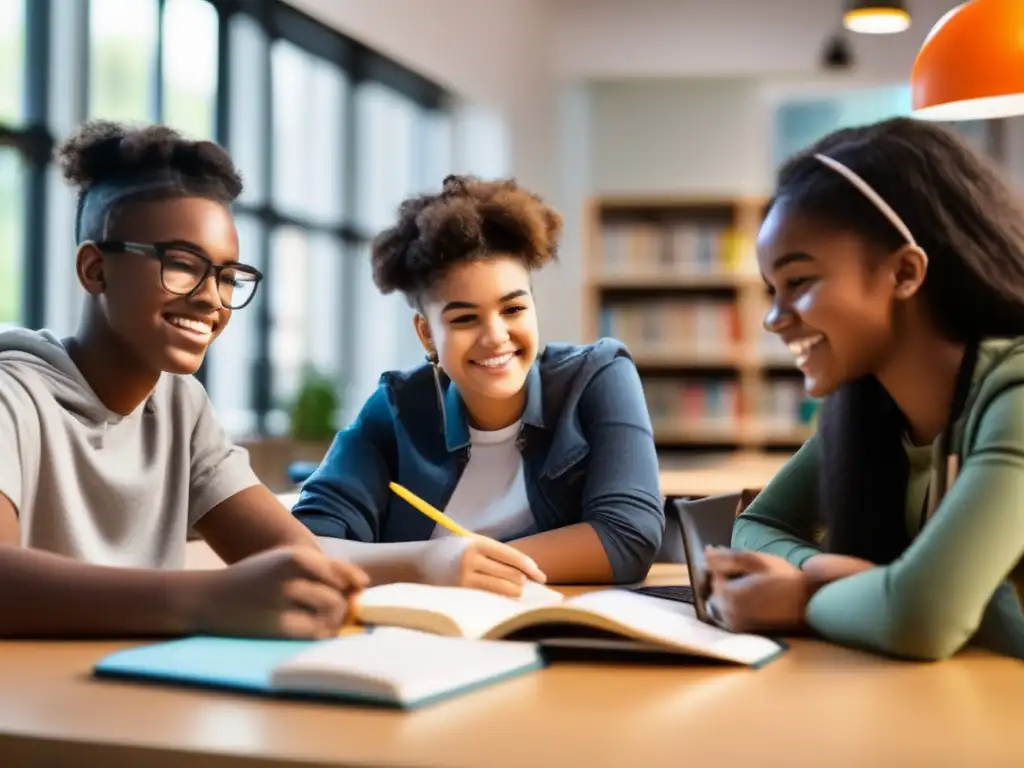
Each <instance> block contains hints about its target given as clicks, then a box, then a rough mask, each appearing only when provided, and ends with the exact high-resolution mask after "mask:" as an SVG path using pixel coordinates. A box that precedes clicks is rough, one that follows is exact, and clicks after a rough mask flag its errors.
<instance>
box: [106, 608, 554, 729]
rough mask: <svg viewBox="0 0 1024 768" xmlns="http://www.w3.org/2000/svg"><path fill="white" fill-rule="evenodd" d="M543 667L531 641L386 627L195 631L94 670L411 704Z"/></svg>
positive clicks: (279, 693) (119, 655)
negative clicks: (247, 634) (288, 632)
mask: <svg viewBox="0 0 1024 768" xmlns="http://www.w3.org/2000/svg"><path fill="white" fill-rule="evenodd" d="M543 665H544V661H543V656H542V654H541V651H540V648H539V647H538V646H537V645H536V644H535V643H528V642H521V643H499V642H489V641H483V640H470V639H466V638H459V637H442V636H439V635H437V634H435V633H427V632H418V631H414V630H410V629H404V628H380V629H376V630H374V631H372V632H362V633H358V634H352V635H348V636H345V637H338V638H335V639H332V640H321V641H297V640H257V639H242V638H228V637H189V638H184V639H181V640H172V641H169V642H163V643H156V644H153V645H143V646H139V647H135V648H129V649H127V650H123V651H117V652H115V653H113V654H110V655H108V656H106V657H105V658H103V659H102V660H101V661H100V662H99V663H98V664H97V665H96V667H95V669H94V674H95V676H96V677H97V678H119V679H123V680H137V681H144V682H163V683H172V684H181V685H191V686H201V687H207V688H218V689H226V690H234V691H241V692H245V693H253V694H261V695H265V696H275V697H292V698H315V699H323V700H336V701H347V702H352V703H365V704H373V705H378V706H384V707H393V708H401V709H414V708H418V707H422V706H425V705H427V704H431V703H433V702H436V701H440V700H442V699H446V698H449V697H452V696H456V695H459V694H462V693H466V692H469V691H471V690H475V689H477V688H480V687H483V686H486V685H491V684H494V683H497V682H499V681H502V680H505V679H508V678H511V677H515V676H517V675H521V674H524V673H527V672H531V671H533V670H536V669H539V668H541V667H542V666H543Z"/></svg>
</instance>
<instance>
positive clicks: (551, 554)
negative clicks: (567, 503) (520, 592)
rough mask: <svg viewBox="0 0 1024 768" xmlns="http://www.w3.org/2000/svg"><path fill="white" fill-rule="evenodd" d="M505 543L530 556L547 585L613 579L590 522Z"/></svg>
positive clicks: (599, 540)
mask: <svg viewBox="0 0 1024 768" xmlns="http://www.w3.org/2000/svg"><path fill="white" fill-rule="evenodd" d="M508 545H509V546H510V547H514V548H515V549H518V550H519V551H520V552H522V553H523V554H525V555H527V556H529V557H531V558H532V559H533V561H534V562H535V563H537V567H538V568H540V569H541V570H542V571H543V572H544V575H545V576H547V578H548V583H549V584H601V583H607V582H610V581H611V580H612V578H613V574H612V566H611V563H610V562H609V560H608V553H607V552H605V549H604V545H603V544H602V543H601V539H600V537H599V536H598V535H597V531H595V530H594V527H593V526H592V525H590V523H576V524H574V525H569V526H566V527H565V528H556V529H554V530H552V531H544V532H543V533H537V534H534V535H533V536H527V537H526V538H523V539H517V540H515V541H510V542H508Z"/></svg>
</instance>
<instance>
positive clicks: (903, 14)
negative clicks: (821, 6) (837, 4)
mask: <svg viewBox="0 0 1024 768" xmlns="http://www.w3.org/2000/svg"><path fill="white" fill-rule="evenodd" d="M843 26H844V27H846V28H847V29H848V30H850V31H851V32H860V33H862V34H866V35H891V34H895V33H896V32H903V31H904V30H905V29H907V28H908V27H909V26H910V12H909V11H908V10H907V9H906V4H905V3H902V2H897V1H896V0H846V2H845V3H843Z"/></svg>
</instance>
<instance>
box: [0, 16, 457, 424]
mask: <svg viewBox="0 0 1024 768" xmlns="http://www.w3.org/2000/svg"><path fill="white" fill-rule="evenodd" d="M0 21H2V22H3V26H2V28H0V326H2V325H5V324H21V325H27V326H31V327H42V326H44V325H45V326H47V327H50V328H53V329H54V330H55V331H57V332H58V333H68V332H71V331H73V330H74V327H75V325H76V324H77V321H78V316H79V314H80V307H81V303H82V301H83V298H82V295H81V291H80V289H79V288H78V286H77V281H76V279H75V276H74V269H73V263H74V248H75V243H74V242H73V236H72V226H73V221H74V212H75V201H74V197H73V194H72V193H71V192H70V191H69V190H68V189H67V188H66V187H65V186H64V185H63V184H62V182H61V180H60V179H59V174H58V173H57V170H56V167H55V166H54V165H53V163H52V160H51V156H52V148H53V144H54V142H57V141H59V140H60V139H62V138H63V137H64V136H65V135H66V134H67V132H68V131H70V130H71V129H73V128H74V127H75V126H76V125H77V124H79V123H80V122H81V121H82V120H84V119H86V118H87V117H93V118H103V119H110V120H119V121H130V122H150V121H160V122H164V123H167V124H169V125H171V126H172V127H175V128H177V129H179V130H181V131H183V132H184V133H185V134H187V135H189V136H191V137H194V138H212V139H214V140H216V141H218V142H220V143H222V144H224V145H225V146H227V148H228V149H229V151H230V152H231V154H232V157H233V158H234V160H235V163H236V164H237V166H238V167H239V169H240V170H241V173H242V176H243V180H244V183H245V191H244V193H243V195H242V197H241V198H240V200H239V201H238V203H237V205H236V219H237V222H238V230H239V241H240V247H241V254H242V255H241V258H242V260H244V261H245V262H247V263H250V264H253V265H254V266H256V267H258V268H259V269H261V270H263V272H264V274H265V275H266V281H265V283H264V285H263V286H262V287H261V289H260V292H259V294H258V295H257V298H256V299H255V300H254V301H253V302H252V304H250V305H249V306H248V307H246V308H245V309H244V310H242V311H240V312H237V313H235V315H234V316H233V317H232V320H231V323H230V324H229V326H228V328H227V329H226V330H225V331H224V333H223V334H222V335H221V337H220V338H219V339H218V340H217V342H216V344H215V345H214V346H213V348H212V349H211V351H210V354H209V355H208V358H207V364H206V365H205V366H204V368H203V369H202V371H200V374H199V376H200V377H201V378H202V379H203V380H204V382H205V383H206V386H207V389H208V390H209V392H210V396H211V398H212V399H213V401H214V405H215V407H216V409H217V411H218V414H219V416H220V418H221V420H222V421H223V423H224V424H225V426H226V427H227V429H228V430H229V431H230V432H231V433H232V434H233V435H234V436H236V437H242V436H251V435H255V434H266V433H282V432H285V431H287V429H288V427H289V424H288V412H289V409H290V407H291V404H292V403H293V402H294V400H295V398H296V396H297V395H298V393H299V392H300V390H301V388H302V387H303V384H304V382H305V380H306V374H307V373H308V372H315V373H316V374H317V375H319V376H326V377H328V378H330V380H331V381H333V382H334V383H335V385H336V388H337V390H338V393H339V395H341V396H342V397H343V398H346V397H347V398H348V399H347V400H345V401H344V405H345V411H349V410H350V409H352V408H354V407H357V406H358V403H357V402H355V400H356V399H358V397H360V396H361V395H363V394H365V390H366V387H365V386H363V387H362V389H361V391H359V392H357V390H358V389H359V387H357V383H358V379H359V374H358V372H359V371H372V372H373V379H374V380H375V379H376V375H377V374H378V373H379V372H380V370H382V369H384V368H391V367H396V366H401V365H405V364H408V363H409V362H412V361H415V359H416V358H417V357H418V353H417V351H416V350H417V345H416V343H415V337H414V335H413V334H412V332H411V327H410V324H409V316H410V313H409V310H408V308H407V307H405V306H404V304H403V303H402V302H401V301H400V300H399V299H396V298H394V297H390V298H388V299H386V300H382V299H380V297H379V296H377V294H376V291H375V290H374V289H373V288H372V285H371V283H370V280H369V264H368V261H367V251H368V244H369V241H370V239H371V238H372V236H373V235H374V234H375V233H376V231H377V230H378V229H380V228H381V227H382V226H385V225H386V224H387V223H389V221H390V219H391V217H392V216H393V215H394V213H395V209H396V207H397V204H398V202H399V201H400V200H401V199H402V197H404V196H405V195H407V194H410V193H412V192H414V191H416V190H419V189H423V188H426V187H436V186H437V185H439V184H440V181H441V178H442V177H443V175H444V173H446V172H448V170H449V168H448V166H449V164H450V149H451V143H452V140H451V129H450V127H449V124H448V117H447V113H446V111H445V109H444V106H443V105H444V104H445V103H446V98H445V94H444V93H443V91H442V90H441V89H440V88H439V87H438V86H436V85H435V84H433V83H431V82H429V81H427V80H425V79H424V78H422V77H420V76H418V75H416V74H415V73H413V72H410V71H408V70H406V69H405V68H403V67H402V66H400V65H398V64H397V63H395V62H393V61H391V60H389V59H387V58H385V57H383V56H381V55H379V54H377V53H375V52H374V51H371V50H369V49H367V48H366V47H365V46H363V45H361V44H359V43H358V42H355V41H353V40H350V39H348V38H346V37H345V36H343V35H342V34H340V33H338V32H336V31H334V30H331V29H328V28H327V27H325V26H323V25H322V24H320V23H318V22H316V21H314V20H313V19H311V18H310V17H307V16H305V15H304V14H302V13H300V12H298V11H296V10H295V9H293V8H292V7H291V6H289V5H287V4H286V3H284V2H281V1H280V0H244V2H240V1H239V0H0ZM356 201H360V204H359V205H356ZM29 254H33V255H34V256H35V257H34V258H30V257H29ZM39 254H44V256H43V257H39ZM370 310H372V312H373V313H374V314H372V315H366V314H363V313H365V312H367V311H370ZM364 318H365V319H364ZM365 379H366V382H369V380H370V374H367V375H366V377H365ZM364 383H365V382H364Z"/></svg>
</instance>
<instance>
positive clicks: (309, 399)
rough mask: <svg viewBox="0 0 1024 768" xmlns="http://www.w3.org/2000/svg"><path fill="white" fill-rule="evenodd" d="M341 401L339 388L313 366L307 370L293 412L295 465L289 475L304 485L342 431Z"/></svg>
mask: <svg viewBox="0 0 1024 768" xmlns="http://www.w3.org/2000/svg"><path fill="white" fill-rule="evenodd" d="M340 409H341V398H340V396H339V395H338V386H337V384H336V382H334V381H333V380H332V379H331V378H330V377H328V376H324V375H323V374H321V373H320V372H319V371H317V370H316V368H315V367H314V366H312V365H306V366H305V367H304V368H303V372H302V379H301V383H300V385H299V391H298V393H297V394H296V396H295V399H294V400H293V401H292V405H291V409H290V412H289V417H290V423H291V430H290V431H291V438H292V449H291V464H290V465H289V475H290V476H291V479H292V481H293V482H301V480H302V479H303V478H301V477H299V475H303V474H308V472H309V471H311V470H312V468H315V466H316V465H317V464H319V463H320V461H321V459H323V457H324V455H325V454H326V453H327V449H328V448H330V445H331V440H333V439H334V434H335V432H337V429H338V426H337V425H338V413H339V411H340Z"/></svg>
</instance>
